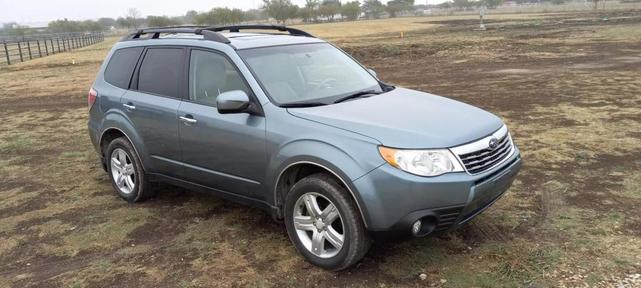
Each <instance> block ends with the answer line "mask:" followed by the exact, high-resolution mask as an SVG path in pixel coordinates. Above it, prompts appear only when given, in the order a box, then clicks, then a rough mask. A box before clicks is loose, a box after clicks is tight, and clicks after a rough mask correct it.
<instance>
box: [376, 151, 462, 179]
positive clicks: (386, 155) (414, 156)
mask: <svg viewBox="0 0 641 288" xmlns="http://www.w3.org/2000/svg"><path fill="white" fill-rule="evenodd" d="M378 151H379V152H380V153H381V156H383V159H385V161H387V163H389V164H390V165H392V166H394V167H396V168H399V169H401V170H403V171H406V172H409V173H412V174H416V175H419V176H438V175H441V174H445V173H448V172H462V171H463V167H462V166H461V164H460V163H459V162H458V160H456V157H454V155H453V154H452V152H450V150H447V149H434V150H403V149H394V148H388V147H383V146H379V147H378Z"/></svg>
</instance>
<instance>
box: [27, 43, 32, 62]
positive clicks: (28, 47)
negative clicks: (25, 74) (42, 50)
mask: <svg viewBox="0 0 641 288" xmlns="http://www.w3.org/2000/svg"><path fill="white" fill-rule="evenodd" d="M27 50H29V60H31V59H33V57H32V56H31V44H30V43H29V41H27Z"/></svg>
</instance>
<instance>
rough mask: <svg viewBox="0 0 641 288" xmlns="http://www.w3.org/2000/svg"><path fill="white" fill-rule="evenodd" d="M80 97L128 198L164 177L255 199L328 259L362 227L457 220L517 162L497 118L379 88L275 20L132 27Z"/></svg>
mask: <svg viewBox="0 0 641 288" xmlns="http://www.w3.org/2000/svg"><path fill="white" fill-rule="evenodd" d="M240 30H251V31H263V30H265V31H268V32H271V33H256V32H254V33H242V32H241V31H240ZM88 102H89V107H90V110H89V134H90V136H91V140H92V142H93V144H94V146H95V148H96V151H97V152H98V153H99V154H100V156H101V159H102V164H103V166H104V168H105V170H106V171H107V173H108V174H109V176H110V178H111V182H112V184H113V187H114V189H115V190H116V192H117V193H118V195H120V197H122V198H124V199H125V200H127V201H129V202H138V201H142V200H144V199H146V198H148V197H150V196H151V195H152V194H153V192H154V188H153V187H154V186H153V184H154V183H156V182H167V183H171V184H174V185H178V186H182V187H186V188H188V189H191V190H196V191H202V192H206V193H211V194H214V195H218V196H220V197H224V198H227V199H230V200H234V201H239V202H242V203H247V204H251V205H255V206H257V207H260V208H263V209H264V210H266V211H267V212H268V213H270V214H271V215H273V217H274V218H275V219H277V220H282V221H284V223H285V226H286V227H287V232H288V234H289V237H290V239H291V241H292V243H293V244H294V246H295V247H296V249H297V250H298V251H299V252H300V253H301V254H302V255H303V256H304V257H305V258H306V259H307V260H308V261H309V262H311V263H313V264H315V265H318V266H321V267H323V268H326V269H331V270H340V269H344V268H347V267H349V266H351V265H353V264H354V263H356V262H357V261H359V259H361V258H362V257H363V255H365V253H366V252H367V250H368V249H369V247H370V244H371V239H374V238H376V237H375V236H378V235H412V236H415V237H422V236H427V235H430V234H434V233H436V232H441V231H445V230H448V229H453V228H455V227H457V226H459V225H462V224H463V223H466V222H468V221H470V219H472V218H474V216H476V215H478V214H479V213H481V212H482V211H483V210H485V209H486V208H487V207H489V206H490V205H491V204H492V203H494V202H495V201H497V199H499V197H500V196H501V195H503V193H504V192H505V191H506V190H507V189H508V187H509V186H510V184H511V183H512V180H513V179H514V177H515V176H516V174H517V172H518V171H519V168H520V167H521V157H520V155H519V150H518V149H517V148H516V146H514V144H513V142H512V138H511V137H510V133H509V132H508V129H507V128H506V126H505V125H504V124H503V122H502V121H501V120H500V119H499V118H498V117H496V116H494V115H492V114H490V113H488V112H486V111H483V110H481V109H479V108H476V107H473V106H470V105H467V104H463V103H461V102H457V101H454V100H451V99H448V98H444V97H440V96H436V95H431V94H427V93H423V92H419V91H414V90H409V89H404V88H400V87H394V86H392V85H389V84H386V83H383V82H382V81H380V80H379V79H378V78H377V77H376V74H375V73H374V72H373V71H372V70H368V69H366V68H365V67H363V66H362V65H361V64H359V63H358V62H357V61H356V60H354V59H353V58H351V57H350V56H349V55H347V54H346V53H345V52H343V51H342V50H340V49H339V48H337V47H335V46H333V45H332V44H330V43H327V42H325V41H323V40H320V39H318V38H315V37H313V36H312V35H309V34H308V33H305V32H303V31H301V30H297V29H293V28H287V27H283V26H262V25H249V26H228V27H209V28H208V27H173V28H172V27H166V28H150V29H143V30H140V31H137V32H136V33H133V34H131V35H129V36H127V37H125V38H124V39H123V40H122V41H120V42H119V43H117V44H116V45H115V46H114V47H113V49H112V50H111V52H110V53H109V55H108V56H107V59H106V60H105V62H104V64H103V65H102V67H101V69H100V71H99V72H98V75H97V77H96V80H95V82H94V84H93V86H92V88H91V89H90V92H89V96H88Z"/></svg>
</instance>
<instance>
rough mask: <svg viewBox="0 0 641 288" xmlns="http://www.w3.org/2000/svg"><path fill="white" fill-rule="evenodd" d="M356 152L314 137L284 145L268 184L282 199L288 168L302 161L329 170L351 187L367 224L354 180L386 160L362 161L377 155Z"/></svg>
mask: <svg viewBox="0 0 641 288" xmlns="http://www.w3.org/2000/svg"><path fill="white" fill-rule="evenodd" d="M353 148H354V147H353ZM370 148H372V147H370ZM357 150H359V149H357ZM363 150H366V149H360V153H367V152H365V151H363ZM355 153H356V152H354V151H345V150H344V149H341V148H340V147H338V146H336V145H333V144H331V143H327V142H323V141H319V140H313V139H303V140H296V141H292V142H289V143H287V144H286V145H283V146H281V147H280V149H279V150H278V152H277V153H274V154H273V156H272V158H271V160H270V164H269V167H270V169H268V171H269V172H270V173H269V175H267V177H266V178H265V179H269V180H270V181H269V182H270V183H266V184H267V185H268V187H270V189H271V191H272V193H271V195H272V197H273V199H272V203H277V202H278V201H277V200H278V198H277V197H278V195H277V193H278V191H277V188H276V186H277V184H278V183H277V181H278V179H279V178H280V176H281V174H282V173H283V172H284V171H285V170H287V168H289V167H291V166H294V165H296V164H302V163H306V164H312V165H315V166H319V167H321V168H323V169H325V170H328V171H329V172H331V173H332V174H334V176H336V177H337V178H339V180H340V181H341V182H342V183H343V184H344V185H345V186H346V187H347V189H348V190H349V192H350V194H351V195H352V197H353V198H354V200H355V201H356V204H357V206H358V208H359V210H360V211H361V216H362V217H363V220H364V221H365V225H366V226H367V223H368V219H369V213H368V211H367V207H365V205H364V204H363V200H362V195H361V193H360V191H357V190H356V187H355V186H354V184H353V181H354V180H356V179H358V178H360V177H362V176H363V175H365V174H367V173H368V172H370V171H372V170H374V169H376V167H378V166H380V165H382V163H380V161H372V160H370V161H363V160H360V161H359V159H376V158H371V157H357V154H355Z"/></svg>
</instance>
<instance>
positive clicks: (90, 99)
mask: <svg viewBox="0 0 641 288" xmlns="http://www.w3.org/2000/svg"><path fill="white" fill-rule="evenodd" d="M97 97H98V92H96V90H94V89H93V88H91V89H89V94H88V95H87V104H88V105H89V109H91V106H93V103H96V98H97Z"/></svg>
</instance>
